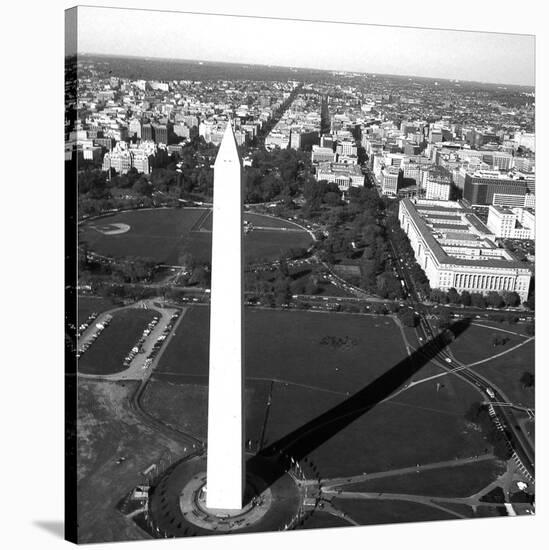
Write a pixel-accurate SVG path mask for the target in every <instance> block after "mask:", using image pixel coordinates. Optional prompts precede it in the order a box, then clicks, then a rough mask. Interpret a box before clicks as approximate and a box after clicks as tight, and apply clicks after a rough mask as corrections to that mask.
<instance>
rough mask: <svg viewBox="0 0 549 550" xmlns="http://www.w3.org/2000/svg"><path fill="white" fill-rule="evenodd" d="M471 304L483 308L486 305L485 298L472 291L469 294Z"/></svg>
mask: <svg viewBox="0 0 549 550" xmlns="http://www.w3.org/2000/svg"><path fill="white" fill-rule="evenodd" d="M471 305H472V306H474V307H478V308H483V309H484V308H485V307H486V298H484V296H483V295H482V294H480V293H478V292H473V293H472V294H471Z"/></svg>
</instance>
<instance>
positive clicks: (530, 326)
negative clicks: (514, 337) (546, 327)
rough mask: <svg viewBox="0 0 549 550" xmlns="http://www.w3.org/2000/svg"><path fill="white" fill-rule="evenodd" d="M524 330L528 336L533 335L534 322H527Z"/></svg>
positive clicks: (534, 331) (534, 329)
mask: <svg viewBox="0 0 549 550" xmlns="http://www.w3.org/2000/svg"><path fill="white" fill-rule="evenodd" d="M525 331H526V334H528V336H534V334H535V333H536V325H535V323H533V322H532V323H528V324H527V325H526V327H525Z"/></svg>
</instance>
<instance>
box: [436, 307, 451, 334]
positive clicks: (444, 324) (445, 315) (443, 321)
mask: <svg viewBox="0 0 549 550" xmlns="http://www.w3.org/2000/svg"><path fill="white" fill-rule="evenodd" d="M451 322H452V317H451V316H450V313H449V312H448V311H446V310H445V309H443V310H442V311H441V312H440V313H439V314H438V327H439V329H441V330H444V329H447V328H448V327H449V326H450V323H451Z"/></svg>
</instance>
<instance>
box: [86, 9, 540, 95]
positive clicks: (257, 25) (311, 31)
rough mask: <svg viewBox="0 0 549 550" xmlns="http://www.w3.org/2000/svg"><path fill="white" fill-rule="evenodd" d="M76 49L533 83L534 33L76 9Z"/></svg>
mask: <svg viewBox="0 0 549 550" xmlns="http://www.w3.org/2000/svg"><path fill="white" fill-rule="evenodd" d="M78 10H79V11H78V51H79V52H80V53H99V54H108V55H131V56H140V57H160V58H173V59H193V60H194V59H196V60H202V61H222V62H232V63H249V64H261V65H281V66H288V67H307V68H315V69H328V70H340V71H356V72H366V73H377V74H398V75H410V76H425V77H433V78H447V79H457V80H472V81H478V82H493V83H498V84H521V85H528V86H533V85H534V83H535V56H534V49H535V38H534V36H531V35H518V34H499V33H480V32H467V31H450V30H435V29H418V28H406V27H390V26H373V25H360V24H344V23H326V22H324V23H320V22H314V21H292V20H285V21H281V20H275V19H261V18H249V17H228V16H218V15H195V14H186V13H174V12H159V11H148V10H125V9H118V8H99V7H97V8H96V7H79V8H78Z"/></svg>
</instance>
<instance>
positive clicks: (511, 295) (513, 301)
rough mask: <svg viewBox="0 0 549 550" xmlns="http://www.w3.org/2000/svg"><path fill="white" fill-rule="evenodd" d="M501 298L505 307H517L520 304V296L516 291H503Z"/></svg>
mask: <svg viewBox="0 0 549 550" xmlns="http://www.w3.org/2000/svg"><path fill="white" fill-rule="evenodd" d="M503 300H504V302H505V305H506V306H507V307H517V306H519V305H520V296H519V295H518V294H517V293H516V292H504V294H503Z"/></svg>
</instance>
